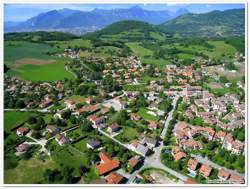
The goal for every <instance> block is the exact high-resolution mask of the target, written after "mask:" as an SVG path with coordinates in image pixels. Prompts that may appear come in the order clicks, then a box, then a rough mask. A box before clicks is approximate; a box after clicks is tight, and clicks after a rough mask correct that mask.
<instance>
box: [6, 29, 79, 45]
mask: <svg viewBox="0 0 250 189" xmlns="http://www.w3.org/2000/svg"><path fill="white" fill-rule="evenodd" d="M76 38H78V37H77V36H75V35H73V34H70V33H62V32H45V31H38V32H21V33H19V32H14V33H7V34H4V40H6V41H30V42H41V43H44V41H69V40H72V39H76Z"/></svg>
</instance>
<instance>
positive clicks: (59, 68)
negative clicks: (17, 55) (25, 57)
mask: <svg viewBox="0 0 250 189" xmlns="http://www.w3.org/2000/svg"><path fill="white" fill-rule="evenodd" d="M7 75H11V76H17V77H19V78H20V79H24V80H29V81H55V80H63V79H65V78H68V79H73V78H74V76H73V74H71V73H70V72H68V71H66V70H65V63H63V62H55V63H51V64H46V65H42V66H41V65H30V64H27V65H22V66H18V67H17V68H15V69H13V70H12V69H11V70H10V71H8V72H7Z"/></svg>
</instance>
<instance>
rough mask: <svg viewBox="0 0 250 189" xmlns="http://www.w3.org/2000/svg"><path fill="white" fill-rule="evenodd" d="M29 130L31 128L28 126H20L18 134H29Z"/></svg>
mask: <svg viewBox="0 0 250 189" xmlns="http://www.w3.org/2000/svg"><path fill="white" fill-rule="evenodd" d="M28 132H29V129H28V128H26V127H19V128H18V129H17V130H16V134H17V135H18V136H24V135H25V134H27V133H28Z"/></svg>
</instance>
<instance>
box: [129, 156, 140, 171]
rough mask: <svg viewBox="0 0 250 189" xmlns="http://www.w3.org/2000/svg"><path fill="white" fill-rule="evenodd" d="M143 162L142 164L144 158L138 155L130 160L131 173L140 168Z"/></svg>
mask: <svg viewBox="0 0 250 189" xmlns="http://www.w3.org/2000/svg"><path fill="white" fill-rule="evenodd" d="M141 162H142V158H141V157H140V156H138V155H136V156H134V157H132V158H130V159H129V160H128V167H129V169H130V170H131V171H130V172H132V171H133V170H135V169H136V168H138V167H139V166H140V164H141Z"/></svg>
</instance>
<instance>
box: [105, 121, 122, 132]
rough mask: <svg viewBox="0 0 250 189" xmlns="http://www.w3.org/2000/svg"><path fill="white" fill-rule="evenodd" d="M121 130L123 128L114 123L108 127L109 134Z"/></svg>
mask: <svg viewBox="0 0 250 189" xmlns="http://www.w3.org/2000/svg"><path fill="white" fill-rule="evenodd" d="M120 129H121V127H120V126H119V125H118V124H117V123H112V124H111V125H109V126H108V129H107V131H108V132H109V133H113V132H117V131H119V130H120Z"/></svg>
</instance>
